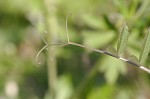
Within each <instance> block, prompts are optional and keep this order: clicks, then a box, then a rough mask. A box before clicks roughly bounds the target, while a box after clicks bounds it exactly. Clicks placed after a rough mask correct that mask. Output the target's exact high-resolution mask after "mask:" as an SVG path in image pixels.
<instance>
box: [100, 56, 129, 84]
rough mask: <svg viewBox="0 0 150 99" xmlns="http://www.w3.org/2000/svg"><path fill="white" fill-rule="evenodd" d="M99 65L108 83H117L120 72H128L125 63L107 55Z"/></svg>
mask: <svg viewBox="0 0 150 99" xmlns="http://www.w3.org/2000/svg"><path fill="white" fill-rule="evenodd" d="M99 65H100V72H104V76H105V79H106V81H107V83H108V84H115V83H116V81H117V79H118V77H119V75H120V74H126V66H125V63H124V62H122V61H120V60H118V59H115V58H112V57H109V56H105V57H104V58H103V60H102V62H101V64H99Z"/></svg>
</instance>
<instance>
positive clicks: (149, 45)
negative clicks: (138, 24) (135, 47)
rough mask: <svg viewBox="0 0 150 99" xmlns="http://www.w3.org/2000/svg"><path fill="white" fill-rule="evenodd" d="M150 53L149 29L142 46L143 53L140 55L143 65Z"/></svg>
mask: <svg viewBox="0 0 150 99" xmlns="http://www.w3.org/2000/svg"><path fill="white" fill-rule="evenodd" d="M149 51H150V29H149V31H148V33H147V34H146V35H145V38H144V41H143V44H142V48H141V53H140V57H139V60H140V63H141V64H143V62H144V61H145V59H146V58H147V55H148V53H149Z"/></svg>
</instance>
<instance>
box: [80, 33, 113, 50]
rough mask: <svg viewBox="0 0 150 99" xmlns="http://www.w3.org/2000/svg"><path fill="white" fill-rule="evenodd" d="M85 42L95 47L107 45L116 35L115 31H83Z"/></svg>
mask: <svg viewBox="0 0 150 99" xmlns="http://www.w3.org/2000/svg"><path fill="white" fill-rule="evenodd" d="M82 34H83V42H84V44H85V45H88V46H90V47H93V48H100V47H103V46H105V45H107V44H108V43H109V42H111V41H112V40H113V38H114V37H115V33H114V31H107V32H105V33H103V32H101V31H96V32H93V31H83V32H82Z"/></svg>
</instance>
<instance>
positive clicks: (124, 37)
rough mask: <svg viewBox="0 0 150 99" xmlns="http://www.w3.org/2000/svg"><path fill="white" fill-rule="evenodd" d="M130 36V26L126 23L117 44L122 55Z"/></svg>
mask: <svg viewBox="0 0 150 99" xmlns="http://www.w3.org/2000/svg"><path fill="white" fill-rule="evenodd" d="M128 36H129V28H128V26H127V25H126V24H124V26H123V28H122V29H121V32H120V36H119V40H118V45H117V52H118V54H119V55H120V54H121V53H122V52H123V51H124V50H125V47H126V45H127V42H128Z"/></svg>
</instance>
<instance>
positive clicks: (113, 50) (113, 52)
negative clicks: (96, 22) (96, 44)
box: [106, 46, 119, 57]
mask: <svg viewBox="0 0 150 99" xmlns="http://www.w3.org/2000/svg"><path fill="white" fill-rule="evenodd" d="M106 51H107V52H108V53H110V54H112V55H113V56H114V57H119V56H118V53H117V50H116V49H115V48H114V47H112V46H109V47H108V48H107V49H106Z"/></svg>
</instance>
